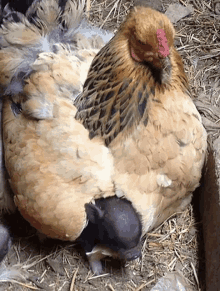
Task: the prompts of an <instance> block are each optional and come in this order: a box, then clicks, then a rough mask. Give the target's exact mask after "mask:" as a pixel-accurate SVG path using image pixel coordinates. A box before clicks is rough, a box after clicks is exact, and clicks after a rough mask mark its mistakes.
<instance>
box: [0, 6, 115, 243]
mask: <svg viewBox="0 0 220 291" xmlns="http://www.w3.org/2000/svg"><path fill="white" fill-rule="evenodd" d="M84 4H85V1H84V0H82V1H79V3H78V4H77V2H76V1H72V0H68V1H65V7H60V6H59V2H58V1H56V0H42V1H35V3H33V5H32V7H30V8H29V10H28V12H27V15H26V17H25V16H24V15H22V14H16V13H15V12H13V13H11V14H10V13H9V14H8V15H7V17H6V18H5V19H4V23H3V25H2V27H1V29H0V35H1V38H0V46H1V47H2V49H1V50H0V73H1V74H0V83H1V88H2V93H3V94H4V101H3V139H4V154H5V165H6V168H7V171H8V174H9V176H10V185H11V187H12V189H13V192H14V194H15V198H14V200H15V203H16V205H17V207H18V209H19V210H20V212H21V214H22V215H23V216H24V218H25V219H27V220H28V221H29V222H30V223H31V224H32V225H33V226H34V227H35V228H36V229H38V230H40V231H41V232H43V233H44V234H46V235H48V236H50V237H53V238H59V239H63V240H74V239H76V238H77V237H78V236H79V234H80V233H81V231H82V230H83V228H84V227H85V225H86V212H85V208H84V204H85V203H89V202H91V200H93V199H94V198H99V197H103V196H105V195H107V196H111V195H113V194H114V193H113V183H112V174H113V161H112V156H111V154H110V153H109V150H108V149H107V148H106V147H105V146H104V142H103V141H101V139H98V138H97V139H96V140H93V141H91V140H90V139H89V137H88V132H87V130H86V129H85V128H84V127H83V126H82V125H81V124H80V123H79V122H78V121H76V120H75V119H74V116H75V112H76V109H75V107H74V105H73V101H74V99H75V97H76V96H77V94H79V92H81V90H82V85H83V82H84V79H85V78H86V75H87V71H88V69H89V66H90V63H91V61H92V59H93V58H94V56H95V55H96V53H97V52H98V50H99V48H100V47H102V46H103V45H104V42H105V40H106V39H105V37H107V35H106V34H105V33H104V32H102V31H101V30H99V29H98V28H94V30H93V29H91V31H88V29H87V28H88V27H89V25H88V24H87V22H86V20H85V19H83V15H84V14H83V13H84V12H83V7H84ZM86 32H87V33H86ZM108 36H109V37H110V36H111V34H109V35H108Z"/></svg>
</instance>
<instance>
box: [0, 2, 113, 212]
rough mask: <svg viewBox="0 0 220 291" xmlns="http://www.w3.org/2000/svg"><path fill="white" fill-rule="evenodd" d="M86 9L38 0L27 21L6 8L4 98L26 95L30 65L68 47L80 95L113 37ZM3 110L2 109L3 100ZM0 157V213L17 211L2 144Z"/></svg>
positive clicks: (0, 66) (1, 64)
mask: <svg viewBox="0 0 220 291" xmlns="http://www.w3.org/2000/svg"><path fill="white" fill-rule="evenodd" d="M16 3H17V2H16ZM64 3H66V6H65V5H64ZM84 5H85V0H82V1H79V3H78V5H77V3H76V2H75V1H62V6H60V5H59V4H58V1H56V0H46V1H45V0H44V1H41V0H36V1H34V3H33V4H32V6H30V7H29V9H28V11H27V15H26V16H27V17H24V16H23V15H22V14H21V13H17V12H16V11H13V10H12V11H11V10H10V8H9V7H8V6H7V7H6V8H5V10H4V13H3V15H4V19H3V23H4V24H3V25H2V27H1V30H0V35H1V39H0V47H1V48H2V49H1V51H0V71H1V72H2V73H1V76H0V84H1V86H0V92H1V94H2V95H3V94H6V95H7V94H9V95H16V94H20V92H23V86H24V80H25V78H26V76H28V74H29V73H30V72H31V71H32V68H31V65H32V64H33V63H34V62H35V60H36V59H37V57H38V55H39V54H40V53H41V52H48V53H49V52H55V51H56V50H58V48H59V47H62V45H64V46H65V51H68V50H70V51H72V56H75V61H74V62H75V63H74V64H75V65H74V71H75V78H74V81H73V82H72V85H73V93H74V94H75V95H77V94H78V93H79V92H82V86H83V83H84V81H85V79H86V76H87V72H88V69H89V66H90V64H91V61H92V59H93V57H94V56H95V55H96V53H97V52H98V51H99V49H100V48H101V47H103V46H104V44H105V43H106V42H107V41H108V40H109V39H110V38H111V37H112V33H110V32H106V31H103V30H101V29H98V28H96V27H93V26H91V25H90V24H89V23H88V22H87V20H86V19H85V17H84V14H83V7H84ZM41 7H42V9H44V12H43V11H41ZM36 11H38V12H37V13H36ZM73 98H74V96H73ZM0 106H1V108H2V100H0ZM1 111H2V109H1V110H0V112H1ZM0 114H1V113H0ZM0 127H2V124H1V123H0ZM0 154H1V161H0V164H1V172H0V181H1V183H0V186H1V188H0V210H9V211H14V204H13V201H12V199H11V193H10V188H9V187H8V185H7V179H8V176H7V173H6V171H5V167H4V162H3V157H2V145H1V144H0Z"/></svg>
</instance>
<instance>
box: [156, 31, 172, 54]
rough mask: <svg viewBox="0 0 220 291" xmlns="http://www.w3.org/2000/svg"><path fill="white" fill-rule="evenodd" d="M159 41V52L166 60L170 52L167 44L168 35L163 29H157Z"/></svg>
mask: <svg viewBox="0 0 220 291" xmlns="http://www.w3.org/2000/svg"><path fill="white" fill-rule="evenodd" d="M157 39H158V42H159V49H158V52H159V53H160V54H161V55H162V56H163V57H164V58H165V57H167V56H168V55H169V53H170V52H169V47H168V44H167V38H166V34H165V32H164V30H163V29H162V28H161V29H157Z"/></svg>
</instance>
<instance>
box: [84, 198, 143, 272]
mask: <svg viewBox="0 0 220 291" xmlns="http://www.w3.org/2000/svg"><path fill="white" fill-rule="evenodd" d="M85 208H86V213H87V219H88V221H89V222H88V225H87V226H86V227H85V229H84V230H83V232H82V234H81V235H80V239H79V241H80V243H81V245H82V247H83V248H84V250H85V253H86V255H87V257H88V259H89V262H90V266H91V268H92V270H93V273H95V274H101V273H102V270H103V269H102V264H101V261H100V260H101V259H102V258H104V257H105V256H112V257H116V258H120V259H122V260H127V261H131V260H134V259H136V258H138V257H140V256H141V234H142V225H141V217H140V215H139V214H138V213H137V211H136V210H135V209H134V207H133V206H132V204H131V202H130V201H128V200H127V199H122V198H118V197H116V196H113V197H107V198H100V199H96V200H95V204H85Z"/></svg>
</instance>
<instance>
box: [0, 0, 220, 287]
mask: <svg viewBox="0 0 220 291" xmlns="http://www.w3.org/2000/svg"><path fill="white" fill-rule="evenodd" d="M140 2H142V3H148V4H149V5H153V7H154V8H157V9H159V10H161V11H162V12H165V11H166V9H167V7H168V6H169V4H171V3H180V4H183V5H188V4H191V5H192V6H193V8H194V13H193V14H191V15H190V16H188V17H185V18H184V19H181V20H180V21H179V22H177V23H176V24H175V28H176V32H177V34H176V46H177V48H178V51H179V52H180V54H181V55H182V57H183V59H184V63H185V68H186V71H187V74H188V76H189V80H190V85H191V89H192V95H193V97H194V98H197V99H196V101H195V102H196V105H197V106H198V108H199V110H200V112H201V113H202V115H203V121H204V124H205V126H206V128H207V131H208V133H209V136H210V142H212V140H213V139H215V138H217V137H218V136H219V125H218V119H219V116H220V115H218V112H219V108H218V107H219V102H220V100H219V96H220V94H219V91H220V83H219V74H220V67H219V63H218V62H219V60H220V34H219V31H220V16H219V15H217V14H215V12H214V9H213V3H212V1H209V0H206V1H198V0H192V1H188V0H185V1H183V0H180V1H177V0H173V1H171V0H170V1H168V0H164V1H156V0H154V1H139V3H140ZM132 5H133V1H126V0H114V1H112V0H105V1H102V0H94V1H91V10H90V21H91V22H92V23H94V24H95V25H98V26H101V27H103V28H104V29H111V30H115V29H117V27H118V26H119V25H120V23H121V22H122V21H123V19H124V17H125V15H126V14H127V12H128V11H129V9H130V8H131V6H132ZM197 192H198V193H197V195H195V199H194V203H193V204H192V205H190V206H189V207H188V208H187V209H186V210H185V211H184V212H183V213H178V214H176V215H174V216H172V217H171V218H170V219H169V220H167V221H165V222H164V224H163V225H162V226H160V227H159V228H158V229H156V230H155V231H153V232H152V233H149V234H148V235H147V237H144V239H143V249H142V258H140V259H138V260H137V261H133V262H129V263H124V262H120V261H115V260H111V259H106V260H105V261H104V266H105V271H106V274H104V275H101V276H94V275H92V273H91V271H90V270H89V265H88V262H87V261H86V259H85V257H84V255H83V252H82V250H81V249H80V248H79V246H78V245H77V244H73V243H63V242H59V241H54V240H47V241H44V242H42V243H40V242H39V240H38V238H37V236H36V231H35V230H34V229H33V228H31V227H30V225H29V224H28V223H27V222H26V221H24V220H23V219H22V218H21V217H20V215H19V214H15V215H6V216H5V217H4V218H5V220H6V221H7V223H8V225H9V227H10V229H11V231H12V233H13V235H14V240H13V246H12V248H11V250H10V252H9V254H8V255H7V257H6V258H5V260H4V262H3V264H2V266H1V269H0V274H1V272H2V271H3V270H4V268H5V267H11V268H14V272H15V279H13V280H12V281H11V282H2V281H1V275H0V291H1V290H3V291H5V290H12V291H15V290H16V291H20V290H22V291H24V290H51V291H52V290H54V291H58V290H59V291H61V290H62V291H67V290H69V291H72V290H78V291H81V290H99V291H104V290H111V291H118V290H123V291H126V290H129V291H130V290H131V291H139V290H143V291H144V290H150V289H151V288H152V287H153V286H154V285H155V284H156V282H157V281H158V280H159V279H160V278H161V277H162V276H164V274H166V273H167V272H180V274H182V275H183V277H184V280H185V284H186V285H188V289H187V290H205V283H204V271H205V270H204V254H203V251H202V249H203V245H202V233H201V229H202V228H201V220H200V218H199V215H198V207H197V204H198V196H199V191H197Z"/></svg>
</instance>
